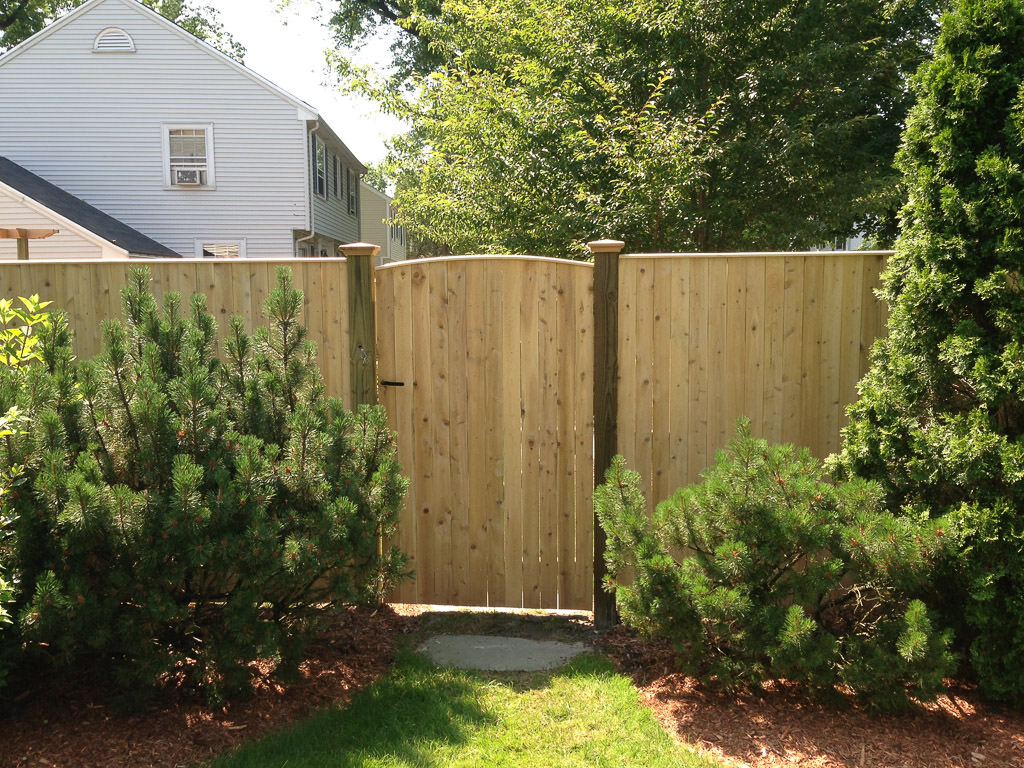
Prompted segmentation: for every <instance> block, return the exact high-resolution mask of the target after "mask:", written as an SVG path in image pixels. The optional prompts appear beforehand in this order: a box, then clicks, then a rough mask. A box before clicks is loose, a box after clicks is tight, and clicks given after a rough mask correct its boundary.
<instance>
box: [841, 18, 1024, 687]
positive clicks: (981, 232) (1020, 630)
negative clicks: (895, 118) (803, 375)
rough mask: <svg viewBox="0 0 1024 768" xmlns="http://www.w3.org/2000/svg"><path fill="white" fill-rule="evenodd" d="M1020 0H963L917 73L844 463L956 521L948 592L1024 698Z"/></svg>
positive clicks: (898, 498)
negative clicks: (866, 362) (873, 337)
mask: <svg viewBox="0 0 1024 768" xmlns="http://www.w3.org/2000/svg"><path fill="white" fill-rule="evenodd" d="M1022 50H1024V4H1022V3H1021V2H1019V0H958V2H957V3H956V5H955V7H954V9H953V10H952V11H951V12H950V13H949V14H948V15H947V16H945V17H943V20H942V29H941V34H940V36H939V38H938V43H937V46H936V51H935V56H934V58H933V59H932V60H931V61H930V62H928V63H927V64H925V65H924V66H923V67H922V68H921V71H920V72H919V73H918V75H917V77H916V80H915V91H916V94H917V97H918V103H917V105H916V106H915V107H914V109H913V111H912V112H911V114H910V117H909V119H908V122H907V129H906V133H905V135H904V138H903V145H902V149H901V150H900V153H899V156H898V164H899V168H900V169H901V170H902V172H903V174H904V180H905V181H904V183H905V185H906V188H907V190H908V192H909V201H908V203H907V205H906V207H905V208H904V209H903V212H902V217H901V231H900V237H899V241H898V243H897V249H896V255H895V256H894V257H893V258H892V259H891V260H890V262H889V265H888V267H887V270H886V273H885V275H884V288H883V296H884V298H885V300H886V301H887V302H888V304H889V306H890V309H891V314H890V318H889V327H888V334H887V336H886V337H885V338H884V339H882V340H880V341H878V342H877V343H876V344H875V347H874V349H873V351H872V365H871V369H870V371H869V373H868V374H867V376H866V377H865V378H864V380H863V381H862V382H861V385H860V399H859V400H858V402H857V403H856V404H854V405H853V406H852V407H851V408H850V410H849V415H850V424H849V426H848V427H847V429H846V430H845V434H844V437H845V444H844V448H843V451H842V454H841V456H840V457H839V458H840V464H839V465H838V468H840V469H842V470H843V471H844V472H845V473H846V474H856V475H860V476H862V477H867V478H873V479H876V480H878V481H879V482H880V483H881V484H882V485H883V487H884V488H885V492H886V497H887V502H888V505H889V506H890V508H891V509H893V510H896V511H898V513H900V514H904V515H907V516H912V517H921V518H924V517H939V516H943V515H947V514H948V515H949V516H950V518H951V520H953V523H952V524H951V529H950V531H949V532H950V533H952V534H956V535H957V536H959V537H960V538H961V544H960V547H959V549H958V551H957V553H956V557H955V558H954V559H953V560H951V561H950V562H949V563H947V566H946V568H947V573H946V577H945V579H944V582H943V584H942V589H941V590H940V594H941V595H943V596H944V597H945V601H944V602H945V606H946V612H947V614H948V615H949V616H951V617H953V618H956V619H959V623H960V625H961V630H962V632H963V633H964V637H965V639H966V641H968V642H969V643H970V650H971V660H972V663H973V666H974V670H975V671H976V673H977V675H978V677H979V679H980V682H981V684H982V687H983V689H984V690H985V691H986V692H987V693H988V694H989V695H990V696H994V697H997V698H1002V699H1008V700H1011V701H1015V702H1016V703H1017V704H1021V703H1024V672H1022V669H1021V665H1020V660H1021V658H1024V292H1022V287H1024V283H1022V278H1021V275H1022V272H1024V96H1022V94H1024V59H1022V58H1021V55H1020V52H1021V51H1022Z"/></svg>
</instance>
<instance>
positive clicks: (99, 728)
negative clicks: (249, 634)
mask: <svg viewBox="0 0 1024 768" xmlns="http://www.w3.org/2000/svg"><path fill="white" fill-rule="evenodd" d="M410 621H412V619H411V617H409V616H401V615H399V614H397V613H396V612H395V611H393V610H391V609H390V608H387V607H385V608H382V609H380V610H378V611H376V612H372V611H368V610H363V609H358V610H357V609H353V610H350V611H347V612H345V613H344V614H342V615H340V616H339V617H338V619H337V620H336V621H335V622H334V624H333V625H332V626H331V627H330V628H329V629H328V630H327V631H326V632H325V633H324V634H323V635H322V636H321V637H320V638H319V640H318V641H317V642H316V643H314V644H313V645H312V646H311V647H310V649H309V658H308V660H307V661H306V662H304V663H303V665H302V668H301V673H302V677H301V679H300V680H299V681H298V682H296V683H293V684H291V685H289V686H287V687H284V686H281V685H278V684H276V683H273V682H269V681H268V682H261V683H260V684H259V685H257V686H256V687H255V689H254V690H253V694H252V696H251V697H248V698H246V699H245V700H242V701H237V702H234V703H232V704H231V705H230V706H226V707H223V708H211V707H209V706H207V705H206V704H205V703H204V700H203V699H201V698H197V697H195V696H187V695H185V694H184V693H182V692H180V691H166V692H164V693H165V695H163V696H161V697H160V701H159V703H156V704H153V705H151V706H149V707H148V708H146V709H145V710H144V711H142V712H139V713H137V714H130V715H129V714H124V713H123V712H122V711H120V710H118V709H117V708H116V707H114V706H112V705H111V704H110V703H109V702H110V701H111V700H112V697H113V694H114V692H113V691H112V690H103V689H102V688H100V689H97V688H96V687H95V686H93V685H91V684H90V683H89V682H87V681H84V680H73V679H66V678H59V677H56V676H52V677H41V678H40V679H38V680H36V681H34V682H33V684H32V687H30V688H28V689H26V690H22V691H18V690H17V689H13V690H12V688H11V687H8V688H7V689H5V690H4V691H3V695H4V697H5V698H8V697H10V698H14V699H18V698H20V699H21V701H17V702H15V714H13V715H11V716H8V717H6V718H3V719H0V745H2V747H0V766H2V767H3V768H8V767H9V766H10V767H12V768H13V766H18V767H19V768H21V767H22V766H32V767H33V768H46V767H47V766H49V768H93V767H95V768H101V767H102V768H146V767H147V766H152V767H153V768H177V767H178V766H187V765H195V764H198V763H201V762H203V761H206V760H209V759H210V758H212V757H214V756H215V755H218V754H220V753H222V752H225V751H228V750H230V749H231V748H232V747H235V746H237V745H238V744H240V743H242V742H243V741H250V740H255V739H258V738H259V737H261V736H263V735H266V734H268V733H270V732H271V731H276V730H279V729H282V728H285V727H287V726H288V725H290V724H292V723H294V722H296V721H297V720H300V719H302V718H304V717H307V716H308V715H310V714H311V713H312V712H313V711H314V710H317V709H321V708H325V707H329V706H332V705H342V704H344V703H345V702H347V701H349V699H351V697H352V694H353V693H354V692H356V691H358V690H359V689H361V688H364V687H365V686H367V685H369V684H370V683H372V682H373V681H374V680H376V679H377V678H378V677H380V675H381V674H383V673H384V672H385V671H387V669H388V668H389V667H390V665H391V661H392V659H393V644H394V640H395V638H397V637H398V636H399V635H400V634H402V633H404V632H406V631H409V628H410V627H409V624H410Z"/></svg>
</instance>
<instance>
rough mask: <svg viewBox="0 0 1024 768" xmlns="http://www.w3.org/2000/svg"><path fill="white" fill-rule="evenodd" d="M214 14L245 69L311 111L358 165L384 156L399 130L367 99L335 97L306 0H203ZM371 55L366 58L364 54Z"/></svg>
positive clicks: (322, 37)
mask: <svg viewBox="0 0 1024 768" xmlns="http://www.w3.org/2000/svg"><path fill="white" fill-rule="evenodd" d="M197 4H198V5H210V6H212V7H214V8H215V9H217V11H218V12H219V20H220V22H221V23H222V24H224V27H225V29H226V30H227V31H228V32H230V33H231V35H232V37H234V38H235V40H237V41H238V42H239V43H241V44H242V45H244V46H245V48H246V54H245V65H246V66H247V67H249V69H251V70H253V71H254V72H257V73H258V74H260V75H262V76H263V77H265V78H266V79H267V80H270V82H272V83H274V85H277V86H279V87H281V88H283V89H284V90H286V91H288V92H289V93H291V94H292V95H294V96H297V97H298V98H300V99H302V100H303V101H305V102H307V103H308V104H311V105H312V106H314V107H316V109H317V110H318V111H319V113H320V115H321V116H322V117H323V118H324V119H326V120H327V122H328V123H329V124H330V126H331V128H333V129H334V131H335V133H337V134H338V136H340V137H341V139H342V141H344V142H345V144H346V145H347V146H348V148H349V149H351V150H352V152H353V153H354V154H355V156H356V157H358V158H359V159H360V160H361V161H362V162H364V163H374V162H378V161H380V160H381V159H383V157H384V155H385V154H386V151H387V150H386V148H385V145H384V142H385V141H386V140H387V139H388V138H390V137H391V136H393V135H395V134H396V133H400V132H401V131H402V124H401V123H400V122H399V121H398V120H396V119H395V118H393V117H391V116H388V115H383V114H381V113H380V112H379V111H378V110H377V108H376V106H375V105H374V104H373V103H372V102H369V101H366V100H364V99H359V98H356V97H353V96H346V95H343V94H341V93H340V92H339V91H338V89H337V88H336V87H335V86H332V85H330V84H329V83H330V75H329V73H328V71H327V65H326V63H325V61H324V59H325V57H324V51H325V50H326V49H328V48H330V47H332V42H331V38H330V33H329V32H328V30H327V29H326V28H325V27H324V26H323V25H322V24H321V23H320V22H318V21H316V20H315V18H314V9H313V6H312V4H311V2H309V0H294V2H293V8H292V9H290V10H287V11H285V12H283V13H279V12H278V11H276V10H275V6H276V3H275V0H203V1H202V2H200V3H197ZM368 55H372V54H368Z"/></svg>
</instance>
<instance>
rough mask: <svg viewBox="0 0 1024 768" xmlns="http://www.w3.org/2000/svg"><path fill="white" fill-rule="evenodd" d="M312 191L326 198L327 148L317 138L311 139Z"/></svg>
mask: <svg viewBox="0 0 1024 768" xmlns="http://www.w3.org/2000/svg"><path fill="white" fill-rule="evenodd" d="M313 158H314V159H313V162H314V165H315V167H314V173H313V191H314V192H316V194H318V195H320V197H327V147H326V146H324V143H323V141H321V140H320V138H319V137H318V136H314V137H313Z"/></svg>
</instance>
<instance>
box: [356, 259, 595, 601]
mask: <svg viewBox="0 0 1024 768" xmlns="http://www.w3.org/2000/svg"><path fill="white" fill-rule="evenodd" d="M593 323H594V320H593V267H592V265H590V264H583V263H576V262H569V261H564V260H558V259H539V258H529V257H522V258H520V257H510V256H500V257H484V258H481V257H472V258H459V257H455V258H448V259H429V260H422V261H408V262H399V263H396V264H391V265H387V266H385V267H382V268H378V269H377V271H376V327H377V350H378V369H377V373H378V379H379V382H380V385H381V386H380V389H379V392H380V400H381V402H382V404H383V405H384V406H385V407H386V409H387V412H388V414H389V418H390V419H391V424H392V427H393V428H394V429H395V431H396V432H397V434H398V441H399V456H400V458H401V461H402V465H403V470H404V471H405V473H406V474H407V476H409V478H410V480H411V483H410V489H409V494H408V497H407V499H406V514H405V515H404V516H403V519H402V524H401V526H400V532H399V539H398V541H397V544H398V545H399V546H400V547H401V548H402V549H403V550H404V551H405V552H408V553H410V554H412V556H413V566H412V567H413V568H414V569H415V571H416V579H415V580H414V581H412V582H409V583H407V584H405V585H404V586H402V587H401V588H400V589H399V590H398V591H397V593H396V594H395V595H393V596H392V599H394V600H396V601H400V602H426V603H446V604H455V605H488V606H511V607H527V608H563V609H566V608H568V609H582V610H590V608H591V604H592V594H593V584H592V580H593V575H592V574H593V570H592V567H593V509H592V502H591V499H592V492H593V406H592V401H593V382H592V379H591V376H592V370H593V342H592V339H591V336H592V328H593Z"/></svg>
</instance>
